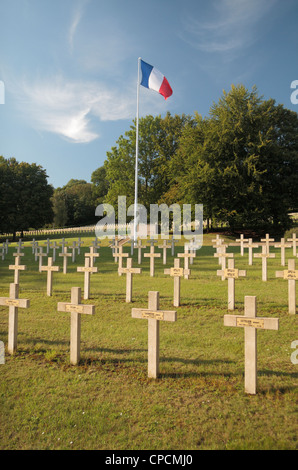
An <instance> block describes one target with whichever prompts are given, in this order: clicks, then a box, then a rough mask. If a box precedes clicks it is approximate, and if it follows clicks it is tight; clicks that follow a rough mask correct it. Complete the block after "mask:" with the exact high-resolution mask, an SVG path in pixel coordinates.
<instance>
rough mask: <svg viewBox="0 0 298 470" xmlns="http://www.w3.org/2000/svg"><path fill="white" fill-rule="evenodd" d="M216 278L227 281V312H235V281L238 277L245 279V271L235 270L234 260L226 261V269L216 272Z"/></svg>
mask: <svg viewBox="0 0 298 470" xmlns="http://www.w3.org/2000/svg"><path fill="white" fill-rule="evenodd" d="M217 275H218V276H223V277H224V279H228V310H235V279H238V278H239V276H243V277H246V271H244V270H239V269H235V260H234V259H233V258H231V259H229V260H228V269H223V270H218V271H217Z"/></svg>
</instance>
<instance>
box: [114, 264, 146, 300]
mask: <svg viewBox="0 0 298 470" xmlns="http://www.w3.org/2000/svg"><path fill="white" fill-rule="evenodd" d="M118 272H119V273H121V274H126V299H125V301H126V302H131V301H132V275H133V274H141V273H142V270H141V268H133V267H132V258H127V262H126V268H122V267H121V268H120V267H119V268H118Z"/></svg>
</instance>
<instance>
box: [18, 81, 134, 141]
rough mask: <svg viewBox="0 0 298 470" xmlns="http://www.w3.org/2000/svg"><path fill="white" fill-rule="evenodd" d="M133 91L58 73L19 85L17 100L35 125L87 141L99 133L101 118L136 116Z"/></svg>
mask: <svg viewBox="0 0 298 470" xmlns="http://www.w3.org/2000/svg"><path fill="white" fill-rule="evenodd" d="M131 91H132V93H131ZM131 91H130V90H129V89H125V90H113V89H109V88H107V87H106V86H105V85H103V84H102V83H99V82H91V81H89V82H82V81H69V80H65V79H63V78H62V77H61V76H57V77H53V78H51V79H47V80H44V81H40V80H37V81H35V82H34V83H31V82H30V83H29V82H23V83H22V84H21V85H19V87H18V102H19V105H20V107H21V109H22V113H24V114H25V115H26V117H27V118H29V120H30V122H31V123H32V125H33V126H34V127H35V128H36V129H39V130H45V131H48V132H52V133H55V134H58V135H60V136H62V137H64V138H66V139H68V140H69V141H71V142H75V143H87V142H91V141H93V140H95V139H97V138H98V137H99V136H100V134H99V132H98V124H99V121H115V120H119V119H131V118H133V117H134V114H135V97H134V93H133V90H131ZM94 118H95V119H94ZM94 124H95V125H96V129H95V130H94V129H93V128H92V125H93V126H94Z"/></svg>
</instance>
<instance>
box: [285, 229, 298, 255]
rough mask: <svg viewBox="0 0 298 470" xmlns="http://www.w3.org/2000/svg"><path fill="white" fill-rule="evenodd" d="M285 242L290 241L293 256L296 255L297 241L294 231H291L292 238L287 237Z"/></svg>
mask: <svg viewBox="0 0 298 470" xmlns="http://www.w3.org/2000/svg"><path fill="white" fill-rule="evenodd" d="M287 242H292V244H293V256H296V253H297V242H298V239H297V236H296V233H293V236H292V238H287Z"/></svg>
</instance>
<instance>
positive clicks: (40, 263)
mask: <svg viewBox="0 0 298 470" xmlns="http://www.w3.org/2000/svg"><path fill="white" fill-rule="evenodd" d="M38 249H39V253H37V257H38V258H39V262H38V270H39V272H40V273H41V268H42V258H43V257H44V256H47V254H46V253H43V251H42V250H43V248H42V246H39V247H38Z"/></svg>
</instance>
